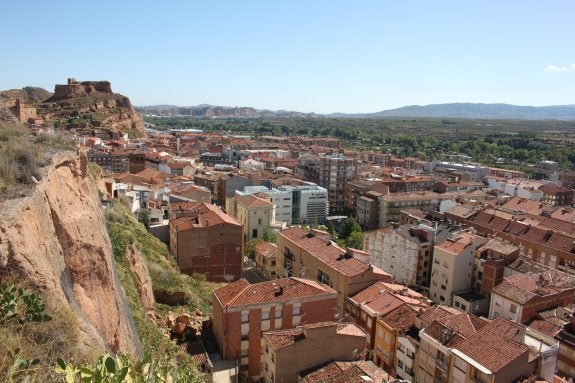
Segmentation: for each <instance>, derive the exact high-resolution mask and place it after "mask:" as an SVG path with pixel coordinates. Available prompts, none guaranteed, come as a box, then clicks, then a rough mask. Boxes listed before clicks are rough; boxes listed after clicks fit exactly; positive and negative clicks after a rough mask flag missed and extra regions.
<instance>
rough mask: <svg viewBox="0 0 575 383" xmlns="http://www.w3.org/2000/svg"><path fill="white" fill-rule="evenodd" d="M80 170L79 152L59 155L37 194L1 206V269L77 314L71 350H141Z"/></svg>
mask: <svg viewBox="0 0 575 383" xmlns="http://www.w3.org/2000/svg"><path fill="white" fill-rule="evenodd" d="M83 170H84V169H83V168H82V166H81V164H80V161H79V160H78V158H77V156H76V155H74V154H65V155H64V154H61V155H58V156H57V157H55V158H54V159H53V165H52V166H50V167H49V168H48V169H47V170H46V173H45V174H44V175H43V177H42V179H43V180H42V181H41V182H40V183H39V184H38V185H36V190H35V191H34V193H33V194H32V196H30V197H26V198H22V199H18V200H10V201H7V202H6V203H5V204H4V205H3V206H2V208H1V211H2V213H3V217H2V220H0V267H8V268H12V269H17V270H19V271H20V273H21V274H22V275H23V278H25V279H26V280H27V282H29V283H30V284H32V285H33V286H35V287H36V288H37V289H39V290H40V291H41V292H42V297H43V298H44V300H46V301H47V304H48V307H52V308H57V307H62V306H65V305H68V306H71V308H72V309H73V311H74V312H76V313H78V316H79V317H80V322H81V334H80V342H79V344H77V345H71V348H74V347H75V348H77V350H76V351H78V352H80V353H81V352H87V353H91V352H93V351H98V350H99V349H100V350H103V348H104V346H107V347H108V348H109V349H111V350H112V351H114V352H117V351H123V352H127V353H131V354H137V353H139V352H140V345H139V340H138V337H137V334H136V333H135V330H134V327H133V324H132V322H131V315H130V312H129V308H128V306H127V303H126V298H125V296H124V293H123V291H122V288H121V286H120V284H119V281H118V279H117V276H116V272H115V269H114V263H113V259H112V249H111V244H110V240H109V238H108V234H107V231H106V228H105V221H104V214H103V211H102V209H101V208H100V206H99V199H98V193H97V188H96V183H95V182H94V181H93V180H92V179H91V178H90V177H87V176H86V174H85V170H84V171H83ZM71 351H73V350H71Z"/></svg>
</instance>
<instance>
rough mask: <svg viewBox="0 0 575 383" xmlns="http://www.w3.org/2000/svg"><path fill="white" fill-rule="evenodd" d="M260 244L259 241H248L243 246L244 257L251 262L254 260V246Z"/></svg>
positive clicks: (260, 241)
mask: <svg viewBox="0 0 575 383" xmlns="http://www.w3.org/2000/svg"><path fill="white" fill-rule="evenodd" d="M260 243H262V240H261V239H250V240H249V241H247V242H246V243H245V245H244V257H248V258H249V259H251V260H252V261H255V259H256V245H258V244H260Z"/></svg>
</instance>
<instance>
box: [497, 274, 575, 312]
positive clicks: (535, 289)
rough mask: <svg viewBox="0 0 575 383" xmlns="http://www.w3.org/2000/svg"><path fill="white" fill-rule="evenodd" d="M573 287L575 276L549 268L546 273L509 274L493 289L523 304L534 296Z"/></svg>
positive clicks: (574, 285) (552, 293)
mask: <svg viewBox="0 0 575 383" xmlns="http://www.w3.org/2000/svg"><path fill="white" fill-rule="evenodd" d="M566 289H572V290H574V289H575V277H572V276H570V275H567V274H564V273H560V272H557V271H555V270H550V271H548V272H547V273H538V274H520V275H510V276H507V277H505V278H504V279H503V282H501V283H500V284H499V285H498V286H496V287H495V288H494V289H493V292H494V293H495V294H498V295H501V296H502V297H505V298H507V299H509V300H511V301H513V302H516V303H519V304H525V303H527V302H528V301H530V300H531V299H533V298H535V297H538V296H539V297H541V296H547V295H554V294H559V292H561V291H563V290H566Z"/></svg>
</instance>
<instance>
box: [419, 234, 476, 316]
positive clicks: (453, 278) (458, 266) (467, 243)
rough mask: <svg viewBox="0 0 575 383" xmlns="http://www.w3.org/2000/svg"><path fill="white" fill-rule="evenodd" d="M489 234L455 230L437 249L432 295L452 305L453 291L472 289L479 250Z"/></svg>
mask: <svg viewBox="0 0 575 383" xmlns="http://www.w3.org/2000/svg"><path fill="white" fill-rule="evenodd" d="M485 243H487V238H483V237H480V236H478V235H475V234H472V233H469V232H464V231H462V232H459V233H454V234H452V236H451V237H449V238H447V239H446V240H445V241H443V242H442V243H440V244H436V245H435V247H434V250H433V265H432V269H431V285H430V286H429V298H430V299H431V300H432V301H434V302H435V303H440V304H445V305H448V306H451V305H452V303H453V293H455V292H460V291H464V290H468V289H471V287H472V275H473V260H474V257H475V251H476V249H478V248H479V247H480V246H482V245H484V244H485Z"/></svg>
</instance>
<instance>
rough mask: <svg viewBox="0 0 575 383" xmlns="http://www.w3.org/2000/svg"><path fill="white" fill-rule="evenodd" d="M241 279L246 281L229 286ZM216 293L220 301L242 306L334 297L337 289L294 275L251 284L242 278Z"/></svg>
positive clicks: (229, 304)
mask: <svg viewBox="0 0 575 383" xmlns="http://www.w3.org/2000/svg"><path fill="white" fill-rule="evenodd" d="M240 281H244V282H242V284H240V285H237V287H236V288H233V289H232V290H231V291H230V289H229V287H230V286H232V285H235V284H236V283H238V282H240ZM246 283H247V285H246ZM222 289H224V290H222ZM221 290H222V291H221ZM279 291H281V294H278V292H279ZM214 294H216V296H217V297H218V298H220V301H221V302H222V303H224V305H225V306H242V305H248V304H255V303H263V302H278V303H280V302H284V301H289V300H290V299H295V298H302V297H312V296H320V295H325V296H333V297H334V298H335V296H336V292H335V290H334V289H332V288H331V287H329V286H327V285H322V284H320V283H319V282H315V281H312V280H309V279H302V278H293V277H291V278H283V279H276V280H271V281H266V282H261V283H256V284H251V285H250V284H249V283H248V282H247V281H245V280H244V279H240V280H239V281H237V282H234V283H232V284H231V285H228V286H225V287H222V288H221V289H217V290H215V291H214ZM221 294H223V295H221Z"/></svg>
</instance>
